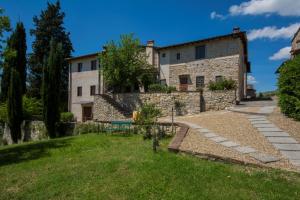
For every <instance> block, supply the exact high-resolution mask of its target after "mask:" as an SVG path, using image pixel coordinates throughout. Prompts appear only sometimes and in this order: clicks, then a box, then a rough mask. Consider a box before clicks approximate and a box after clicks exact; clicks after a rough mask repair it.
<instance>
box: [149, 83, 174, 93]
mask: <svg viewBox="0 0 300 200" xmlns="http://www.w3.org/2000/svg"><path fill="white" fill-rule="evenodd" d="M149 91H150V92H164V93H171V92H174V91H176V87H174V86H167V85H161V84H151V85H149Z"/></svg>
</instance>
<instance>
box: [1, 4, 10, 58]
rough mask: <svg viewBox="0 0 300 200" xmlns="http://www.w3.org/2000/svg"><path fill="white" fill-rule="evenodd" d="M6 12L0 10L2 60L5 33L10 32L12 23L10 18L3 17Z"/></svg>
mask: <svg viewBox="0 0 300 200" xmlns="http://www.w3.org/2000/svg"><path fill="white" fill-rule="evenodd" d="M3 13H4V10H3V9H2V8H0V56H1V58H2V54H3V52H2V44H3V42H4V40H3V39H2V38H3V33H4V32H8V31H10V22H9V18H8V17H7V16H4V15H3Z"/></svg>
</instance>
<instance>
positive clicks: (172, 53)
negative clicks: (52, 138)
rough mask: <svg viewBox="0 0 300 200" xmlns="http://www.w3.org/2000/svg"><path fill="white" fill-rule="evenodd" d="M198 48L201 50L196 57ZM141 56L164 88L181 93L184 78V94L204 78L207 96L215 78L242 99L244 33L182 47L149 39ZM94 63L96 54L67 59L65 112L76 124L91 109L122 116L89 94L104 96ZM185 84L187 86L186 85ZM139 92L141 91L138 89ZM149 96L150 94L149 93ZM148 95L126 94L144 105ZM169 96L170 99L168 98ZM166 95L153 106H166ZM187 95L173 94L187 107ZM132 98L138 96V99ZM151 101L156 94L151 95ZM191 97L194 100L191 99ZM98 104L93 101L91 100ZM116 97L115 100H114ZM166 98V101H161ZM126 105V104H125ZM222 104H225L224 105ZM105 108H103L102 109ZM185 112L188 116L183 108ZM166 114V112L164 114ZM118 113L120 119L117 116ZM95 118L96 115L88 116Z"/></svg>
mask: <svg viewBox="0 0 300 200" xmlns="http://www.w3.org/2000/svg"><path fill="white" fill-rule="evenodd" d="M198 47H204V48H202V49H201V50H202V52H201V53H200V54H201V55H202V56H200V58H199V56H196V55H198V54H199V52H198V50H197V49H198ZM145 53H146V54H147V56H148V57H147V61H148V63H149V64H150V65H153V66H154V68H156V69H157V73H158V77H157V81H160V82H161V83H162V84H166V85H168V86H175V87H176V88H177V90H178V91H181V90H182V89H181V88H182V85H183V84H181V83H180V77H181V76H182V75H184V76H188V84H185V87H187V91H189V92H190V91H197V88H196V80H197V77H199V76H201V77H204V88H203V89H204V91H205V94H209V91H208V88H207V86H208V83H209V82H210V81H216V78H217V77H220V76H221V77H222V78H226V79H233V80H235V81H236V83H237V91H236V95H235V97H236V100H237V101H240V100H242V99H243V98H245V97H246V91H247V87H246V86H247V73H248V72H250V64H249V62H248V55H247V54H248V52H247V36H246V33H245V32H240V31H239V29H234V32H233V33H231V34H228V35H223V36H217V37H212V38H208V39H204V40H197V41H192V42H187V43H182V44H175V45H170V46H163V47H157V46H155V44H154V41H153V40H150V41H148V42H147V45H145ZM92 60H96V61H97V66H98V64H99V63H98V53H96V54H91V55H85V56H79V57H75V58H71V59H69V60H68V61H69V63H70V69H71V70H70V83H69V86H70V87H69V110H70V112H72V113H73V114H74V116H75V118H76V119H77V121H84V119H85V118H86V117H83V115H85V114H84V113H86V112H83V111H84V110H85V108H91V109H92V110H93V113H94V114H96V115H97V113H99V112H98V111H99V110H102V111H103V113H107V114H108V118H119V117H121V115H122V113H118V110H114V106H112V105H110V104H106V103H105V102H102V103H103V104H102V105H101V104H99V102H100V100H99V98H100V97H95V98H94V96H92V95H91V94H90V86H92V85H95V86H96V91H97V92H96V93H97V94H106V92H107V91H106V89H105V84H104V83H105V77H103V74H102V72H101V70H100V71H99V70H91V61H92ZM78 63H82V66H83V70H82V71H81V72H78ZM186 85H187V86H186ZM78 87H82V96H78V95H77V88H78ZM141 91H143V90H141ZM149 95H150V94H149ZM149 95H148V94H147V95H145V94H142V93H141V94H128V96H129V99H131V98H132V99H135V100H139V99H141V101H142V102H145V101H146V99H147V98H148V96H149ZM172 95H173V96H172ZM172 95H170V94H166V95H165V97H164V98H161V99H160V100H161V101H162V102H161V103H160V102H156V101H155V103H156V104H157V105H162V108H163V107H164V104H168V103H170V102H169V99H170V98H173V97H174V94H172ZM189 95H190V94H188V95H185V97H181V95H177V96H178V98H179V99H180V100H182V101H186V102H185V103H186V105H187V107H189V106H191V103H190V102H189V101H187V100H186V99H185V98H188V97H189ZM136 96H139V97H138V98H137V97H136ZM152 96H153V97H154V98H156V95H154V94H152ZM192 98H194V97H192ZM94 99H95V100H97V101H98V103H97V102H95V100H94ZM118 99H119V98H118V97H116V100H118ZM165 99H166V100H165ZM119 103H121V106H123V107H129V108H132V106H131V105H132V104H133V105H138V104H137V102H131V101H130V100H127V101H124V102H121V101H120V102H119ZM127 104H128V105H127ZM224 104H225V105H226V103H224ZM105 106H107V108H104V107H105ZM185 112H186V113H190V114H192V113H193V112H194V111H193V112H191V111H190V110H189V108H187V110H185ZM166 113H167V112H166ZM118 114H120V116H119V115H118ZM92 117H93V118H95V119H97V118H99V116H92Z"/></svg>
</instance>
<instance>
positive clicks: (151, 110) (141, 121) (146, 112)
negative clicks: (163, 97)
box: [136, 104, 161, 139]
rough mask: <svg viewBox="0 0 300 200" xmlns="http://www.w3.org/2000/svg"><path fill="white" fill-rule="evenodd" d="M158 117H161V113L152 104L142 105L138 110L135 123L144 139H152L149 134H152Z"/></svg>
mask: <svg viewBox="0 0 300 200" xmlns="http://www.w3.org/2000/svg"><path fill="white" fill-rule="evenodd" d="M159 116H161V111H160V110H159V109H157V108H155V105H154V104H144V105H143V106H142V107H141V108H140V111H139V115H138V117H137V120H136V123H137V124H138V129H139V131H140V132H141V133H142V134H143V136H144V139H150V138H151V137H152V133H151V132H153V125H154V124H155V122H156V121H157V118H158V117H159Z"/></svg>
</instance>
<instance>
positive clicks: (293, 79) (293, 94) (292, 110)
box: [278, 55, 300, 120]
mask: <svg viewBox="0 0 300 200" xmlns="http://www.w3.org/2000/svg"><path fill="white" fill-rule="evenodd" d="M299 66H300V56H299V55H298V56H296V57H295V58H294V59H292V60H289V61H287V62H285V63H284V64H283V65H282V66H281V67H280V68H279V77H278V88H279V89H278V94H279V106H280V108H281V111H282V112H283V113H284V114H286V115H287V116H289V117H293V118H295V119H297V120H300V67H299Z"/></svg>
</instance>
